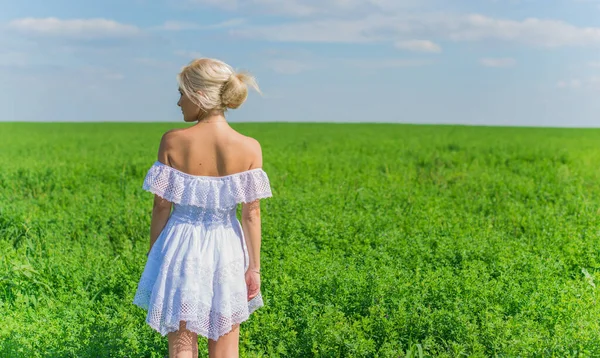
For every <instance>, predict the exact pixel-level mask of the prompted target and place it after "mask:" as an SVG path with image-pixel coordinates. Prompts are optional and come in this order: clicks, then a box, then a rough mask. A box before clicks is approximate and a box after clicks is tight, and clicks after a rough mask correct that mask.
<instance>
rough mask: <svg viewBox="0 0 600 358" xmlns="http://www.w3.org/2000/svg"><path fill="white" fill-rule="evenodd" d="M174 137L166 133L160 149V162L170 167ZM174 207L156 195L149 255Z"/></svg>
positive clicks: (171, 133)
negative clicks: (170, 154)
mask: <svg viewBox="0 0 600 358" xmlns="http://www.w3.org/2000/svg"><path fill="white" fill-rule="evenodd" d="M173 135H174V133H173V132H171V131H169V132H167V133H165V134H164V135H163V136H162V138H161V140H160V146H159V148H158V161H159V162H161V163H163V164H166V165H170V163H169V154H168V153H169V150H170V148H171V143H172V142H173ZM172 206H173V205H172V203H171V202H169V201H167V200H165V199H163V198H161V197H160V196H158V195H154V205H153V207H152V222H151V224H150V248H149V249H148V254H149V253H150V250H151V249H152V246H153V245H154V243H155V242H156V239H158V236H159V235H160V233H161V231H162V230H163V229H164V228H165V225H166V224H167V220H169V215H171V208H172ZM148 254H146V255H148Z"/></svg>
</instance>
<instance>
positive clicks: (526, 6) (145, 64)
mask: <svg viewBox="0 0 600 358" xmlns="http://www.w3.org/2000/svg"><path fill="white" fill-rule="evenodd" d="M0 8H2V10H3V11H2V12H1V13H0V26H1V27H2V31H0V76H1V77H2V81H0V90H1V93H2V96H0V108H1V109H0V111H1V116H0V120H9V121H21V120H23V121H161V122H178V121H181V112H180V110H179V109H178V108H177V106H176V102H177V99H178V92H177V84H176V81H175V77H176V74H177V72H178V71H179V70H180V68H181V67H182V66H184V65H185V64H186V63H188V62H189V61H190V60H191V59H192V58H194V57H199V56H203V57H216V58H219V59H222V60H224V61H226V62H228V63H230V64H231V65H232V66H233V67H235V68H236V69H246V70H249V71H251V72H252V73H253V74H254V75H255V76H256V77H257V79H258V82H259V85H260V86H261V89H262V91H263V95H262V96H260V95H258V94H255V93H252V94H251V95H250V97H249V98H248V102H246V103H245V104H244V105H243V106H242V107H241V108H240V109H238V110H235V111H231V112H229V114H228V116H229V118H230V120H231V121H232V122H243V121H252V122H260V121H284V122H285V121H294V122H300V121H310V122H403V123H443V124H450V123H455V124H474V125H518V126H523V125H524V126H588V127H589V126H593V127H598V126H600V0H478V1H472V0H454V1H447V0H446V1H442V0H362V1H359V0H321V1H317V0H306V1H301V0H153V1H150V0H120V1H117V0H105V1H101V2H100V1H93V2H92V1H84V0H79V1H74V0H71V1H66V0H55V1H42V0H28V1H20V2H17V1H7V0H0Z"/></svg>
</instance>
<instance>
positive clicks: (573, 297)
mask: <svg viewBox="0 0 600 358" xmlns="http://www.w3.org/2000/svg"><path fill="white" fill-rule="evenodd" d="M183 126H184V125H179V124H164V123H163V124H134V123H127V124H117V123H113V124H110V123H88V124H84V123H80V124H64V123H63V124H60V123H54V124H43V123H21V124H15V123H0V153H2V155H1V156H0V165H1V168H2V170H1V171H0V317H2V318H1V322H2V324H1V325H0V356H2V357H164V356H166V355H167V340H166V338H163V337H161V336H160V335H159V334H158V333H155V332H154V331H152V330H151V329H150V328H149V327H148V326H147V325H146V324H145V314H144V311H143V310H141V309H139V308H137V307H136V306H134V305H133V304H132V303H131V302H132V300H133V295H134V293H135V288H136V285H137V280H138V279H139V277H140V275H141V272H142V269H143V266H144V264H145V259H146V256H145V253H146V251H147V249H148V242H149V228H150V217H151V216H150V215H151V206H152V195H151V194H149V193H146V192H144V191H143V190H142V188H141V186H142V181H143V179H144V175H145V174H146V171H147V170H148V168H149V167H150V165H152V163H153V162H154V160H155V159H156V152H157V149H158V144H159V141H160V138H161V135H162V134H163V133H164V132H165V131H166V130H168V129H170V128H174V127H183ZM232 126H233V127H234V128H235V129H237V130H239V131H240V132H242V133H244V134H246V135H249V136H252V137H255V138H257V139H258V140H259V141H260V142H261V144H262V148H263V156H264V166H263V167H264V169H265V171H266V172H267V173H268V174H269V178H270V180H271V185H272V190H273V195H274V197H273V198H270V199H267V200H264V201H263V202H262V205H261V209H262V220H263V224H262V229H263V233H262V235H263V236H262V239H263V241H262V242H263V244H262V256H261V257H262V259H261V261H262V265H261V266H262V267H261V269H262V279H263V282H262V290H263V295H264V299H265V304H266V306H265V307H263V308H261V309H260V310H258V311H257V312H256V313H255V314H253V315H252V317H251V318H250V320H248V321H247V322H244V323H243V324H242V329H241V336H240V350H241V356H242V357H394V358H397V357H597V356H600V334H599V333H598V332H600V305H599V304H598V303H597V299H598V288H597V286H598V282H600V281H599V279H600V276H599V270H600V257H599V253H600V252H599V247H600V234H599V230H600V217H599V215H600V211H599V210H600V147H599V146H598V144H599V143H600V130H591V129H541V128H538V129H534V128H494V127H462V126H416V125H392V124H331V123H329V124H308V123H307V124H298V123H278V124H275V123H262V124H259V123H232ZM205 343H206V342H205V340H204V339H202V338H201V339H200V356H202V357H207V349H206V346H205Z"/></svg>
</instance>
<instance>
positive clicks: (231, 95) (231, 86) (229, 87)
mask: <svg viewBox="0 0 600 358" xmlns="http://www.w3.org/2000/svg"><path fill="white" fill-rule="evenodd" d="M248 85H250V86H251V87H253V88H254V89H256V90H257V91H259V89H258V85H257V84H256V80H255V79H254V77H252V76H251V75H249V74H247V73H243V72H241V73H232V74H231V76H229V79H228V80H227V81H226V82H225V84H224V85H223V90H222V92H221V103H223V106H225V107H227V108H231V109H236V108H238V107H239V106H241V105H242V104H243V103H244V102H245V101H246V98H247V97H248Z"/></svg>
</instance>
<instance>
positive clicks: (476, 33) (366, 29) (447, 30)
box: [231, 13, 600, 48]
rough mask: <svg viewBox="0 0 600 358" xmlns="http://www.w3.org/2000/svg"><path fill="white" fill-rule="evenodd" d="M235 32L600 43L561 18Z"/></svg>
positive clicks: (443, 17)
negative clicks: (560, 19)
mask: <svg viewBox="0 0 600 358" xmlns="http://www.w3.org/2000/svg"><path fill="white" fill-rule="evenodd" d="M231 34H232V35H235V36H239V37H246V38H255V39H263V40H268V41H278V42H344V43H360V42H375V41H398V40H399V39H400V38H407V37H413V38H414V37H435V38H446V39H449V40H452V41H457V42H466V41H470V42H473V41H487V40H496V41H506V42H512V43H519V44H525V45H530V46H538V47H549V48H550V47H565V46H600V28H594V27H588V28H583V27H577V26H574V25H571V24H568V23H566V22H563V21H557V20H541V19H535V18H529V19H525V20H522V21H515V20H503V19H494V18H491V17H487V16H483V15H477V14H472V15H450V14H432V13H426V14H425V13H424V14H408V15H377V14H372V15H369V16H366V17H364V18H362V19H358V20H357V19H354V20H349V19H320V20H313V21H295V22H288V23H281V24H278V25H267V26H248V27H244V28H242V29H239V30H231Z"/></svg>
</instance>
